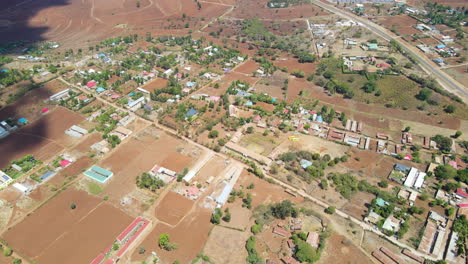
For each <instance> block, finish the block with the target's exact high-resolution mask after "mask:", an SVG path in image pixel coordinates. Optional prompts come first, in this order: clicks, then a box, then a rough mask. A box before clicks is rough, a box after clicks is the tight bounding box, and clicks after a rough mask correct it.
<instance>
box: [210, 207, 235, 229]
mask: <svg viewBox="0 0 468 264" xmlns="http://www.w3.org/2000/svg"><path fill="white" fill-rule="evenodd" d="M221 220H223V221H224V222H230V221H231V212H230V211H229V208H226V209H225V210H224V215H223V211H221V209H219V208H216V209H215V210H214V212H213V214H212V215H211V219H210V222H211V223H213V224H215V225H219V224H221Z"/></svg>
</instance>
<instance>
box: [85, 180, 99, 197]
mask: <svg viewBox="0 0 468 264" xmlns="http://www.w3.org/2000/svg"><path fill="white" fill-rule="evenodd" d="M88 192H89V193H91V194H94V195H98V194H100V193H101V192H102V187H101V185H99V184H97V183H95V182H88Z"/></svg>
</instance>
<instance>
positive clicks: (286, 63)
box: [273, 57, 317, 77]
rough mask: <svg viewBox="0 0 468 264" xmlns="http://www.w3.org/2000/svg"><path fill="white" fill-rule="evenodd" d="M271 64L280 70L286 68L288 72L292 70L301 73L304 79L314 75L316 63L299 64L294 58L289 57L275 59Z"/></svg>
mask: <svg viewBox="0 0 468 264" xmlns="http://www.w3.org/2000/svg"><path fill="white" fill-rule="evenodd" d="M273 64H274V65H276V66H278V67H281V68H286V69H287V70H288V72H292V71H294V70H300V71H303V72H305V74H306V77H307V75H309V74H311V73H315V69H316V68H317V63H299V62H298V60H297V59H296V58H291V57H286V58H279V59H276V60H275V61H273Z"/></svg>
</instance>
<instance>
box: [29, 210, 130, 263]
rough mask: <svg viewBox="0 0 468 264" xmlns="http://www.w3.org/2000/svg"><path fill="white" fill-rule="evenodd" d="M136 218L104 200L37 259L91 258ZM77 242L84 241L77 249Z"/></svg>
mask: <svg viewBox="0 0 468 264" xmlns="http://www.w3.org/2000/svg"><path fill="white" fill-rule="evenodd" d="M132 220H133V219H132V218H131V217H130V216H128V215H126V214H125V213H123V212H122V211H120V210H118V209H117V208H115V207H113V206H111V205H109V204H106V203H104V204H101V205H99V206H98V207H97V208H96V209H95V210H93V211H91V212H90V213H89V215H87V216H86V217H85V218H84V219H82V220H81V221H79V222H78V223H77V224H75V225H73V226H72V228H71V230H70V231H69V232H67V233H66V234H65V235H64V236H62V237H60V238H59V239H58V240H56V241H55V243H53V244H52V245H51V247H49V248H48V249H47V250H46V251H45V252H43V254H41V255H40V256H39V257H38V258H37V262H39V263H51V264H54V263H57V264H59V263H70V264H81V263H88V262H91V261H92V260H93V259H94V258H95V257H96V256H97V255H98V254H99V253H100V252H102V251H103V250H104V249H106V248H107V247H108V246H109V245H110V244H112V243H113V242H114V241H115V238H116V237H117V236H118V235H119V234H120V233H121V232H122V231H123V230H124V229H125V227H127V226H128V225H129V224H130V223H131V221H132ZM83 241H86V243H83ZM76 245H80V250H74V249H75V247H76ZM71 249H72V250H71Z"/></svg>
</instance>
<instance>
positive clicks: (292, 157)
mask: <svg viewBox="0 0 468 264" xmlns="http://www.w3.org/2000/svg"><path fill="white" fill-rule="evenodd" d="M278 159H280V160H281V161H283V162H285V168H286V169H287V170H289V171H292V172H294V173H295V174H296V175H298V176H300V177H301V178H302V179H303V180H305V181H307V182H309V183H310V182H312V180H313V179H316V178H319V177H322V176H324V170H325V169H326V168H327V167H328V166H335V165H336V164H337V163H339V162H346V161H347V160H348V156H346V155H345V156H343V157H341V158H339V157H336V158H334V159H332V158H331V157H330V155H328V154H325V155H323V157H321V156H320V154H318V153H311V152H308V151H298V152H286V153H282V154H280V155H279V156H278ZM302 159H305V160H308V161H311V162H312V165H311V166H309V167H307V168H306V169H304V168H303V167H301V164H300V161H301V160H302Z"/></svg>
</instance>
